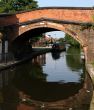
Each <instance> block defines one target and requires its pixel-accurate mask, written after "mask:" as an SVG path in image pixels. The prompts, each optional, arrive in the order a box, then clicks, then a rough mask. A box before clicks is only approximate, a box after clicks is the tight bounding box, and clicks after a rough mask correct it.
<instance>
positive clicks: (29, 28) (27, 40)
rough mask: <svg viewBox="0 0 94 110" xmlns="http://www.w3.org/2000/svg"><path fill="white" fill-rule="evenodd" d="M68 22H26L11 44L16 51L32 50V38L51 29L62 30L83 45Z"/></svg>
mask: <svg viewBox="0 0 94 110" xmlns="http://www.w3.org/2000/svg"><path fill="white" fill-rule="evenodd" d="M68 25H69V24H60V23H54V22H48V21H41V22H38V23H35V24H28V25H26V26H20V27H19V36H16V37H14V40H13V41H12V44H13V46H12V47H14V48H15V49H16V50H17V52H18V53H20V52H21V51H24V52H25V51H26V52H27V53H28V52H32V51H31V50H32V43H31V41H32V39H33V38H34V39H38V37H39V36H41V37H43V36H42V34H43V33H46V32H52V31H63V32H65V33H67V34H68V35H70V36H71V37H72V38H74V39H75V40H76V41H77V42H79V43H80V45H81V46H83V45H84V44H83V41H82V40H81V38H80V37H79V36H78V35H77V33H76V32H75V31H73V30H71V29H69V28H68ZM30 46H31V47H30ZM29 48H31V49H30V51H28V50H29Z"/></svg>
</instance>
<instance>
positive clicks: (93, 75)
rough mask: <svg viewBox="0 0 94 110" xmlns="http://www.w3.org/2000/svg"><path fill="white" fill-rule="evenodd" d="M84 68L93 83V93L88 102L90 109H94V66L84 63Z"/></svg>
mask: <svg viewBox="0 0 94 110" xmlns="http://www.w3.org/2000/svg"><path fill="white" fill-rule="evenodd" d="M86 69H87V72H88V73H89V75H90V77H91V80H92V83H93V94H92V100H91V104H90V110H94V67H93V65H92V64H86Z"/></svg>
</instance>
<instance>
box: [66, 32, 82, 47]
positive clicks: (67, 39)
mask: <svg viewBox="0 0 94 110" xmlns="http://www.w3.org/2000/svg"><path fill="white" fill-rule="evenodd" d="M65 40H66V42H67V43H69V44H70V45H72V46H76V47H79V46H80V44H79V43H78V42H77V41H76V40H75V39H74V38H72V37H71V36H70V35H68V34H65Z"/></svg>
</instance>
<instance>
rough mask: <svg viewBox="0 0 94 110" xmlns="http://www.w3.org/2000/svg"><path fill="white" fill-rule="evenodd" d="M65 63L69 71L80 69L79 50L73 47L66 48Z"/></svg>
mask: <svg viewBox="0 0 94 110" xmlns="http://www.w3.org/2000/svg"><path fill="white" fill-rule="evenodd" d="M66 63H67V65H68V67H70V69H71V70H75V69H76V70H79V69H80V68H81V67H82V65H81V60H80V49H78V48H75V47H72V48H71V47H70V48H68V50H67V55H66Z"/></svg>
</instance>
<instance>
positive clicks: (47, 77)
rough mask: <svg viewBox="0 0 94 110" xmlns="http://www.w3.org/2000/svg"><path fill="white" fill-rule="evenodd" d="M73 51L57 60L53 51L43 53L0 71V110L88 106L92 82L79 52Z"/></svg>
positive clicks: (84, 109) (85, 108) (80, 108)
mask: <svg viewBox="0 0 94 110" xmlns="http://www.w3.org/2000/svg"><path fill="white" fill-rule="evenodd" d="M71 51H73V50H68V51H67V53H66V52H61V53H59V56H60V57H59V58H58V59H57V60H54V59H53V56H52V54H51V53H47V54H44V55H40V56H38V57H36V58H34V59H32V61H30V62H27V63H25V64H22V65H21V66H18V67H16V68H12V71H11V69H9V70H6V71H2V72H0V107H1V110H69V109H72V110H88V108H89V103H90V101H91V97H92V83H91V80H90V78H89V76H88V74H85V73H86V72H85V68H84V63H82V61H81V60H80V57H79V58H78V56H79V53H78V56H75V55H74V52H71ZM74 51H75V50H74ZM66 54H67V55H66ZM74 57H76V58H74ZM70 59H73V61H71V62H72V63H75V66H74V65H73V64H71V63H69V62H70V61H69V60H70ZM77 62H78V64H76V63H77ZM54 67H55V68H54Z"/></svg>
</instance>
